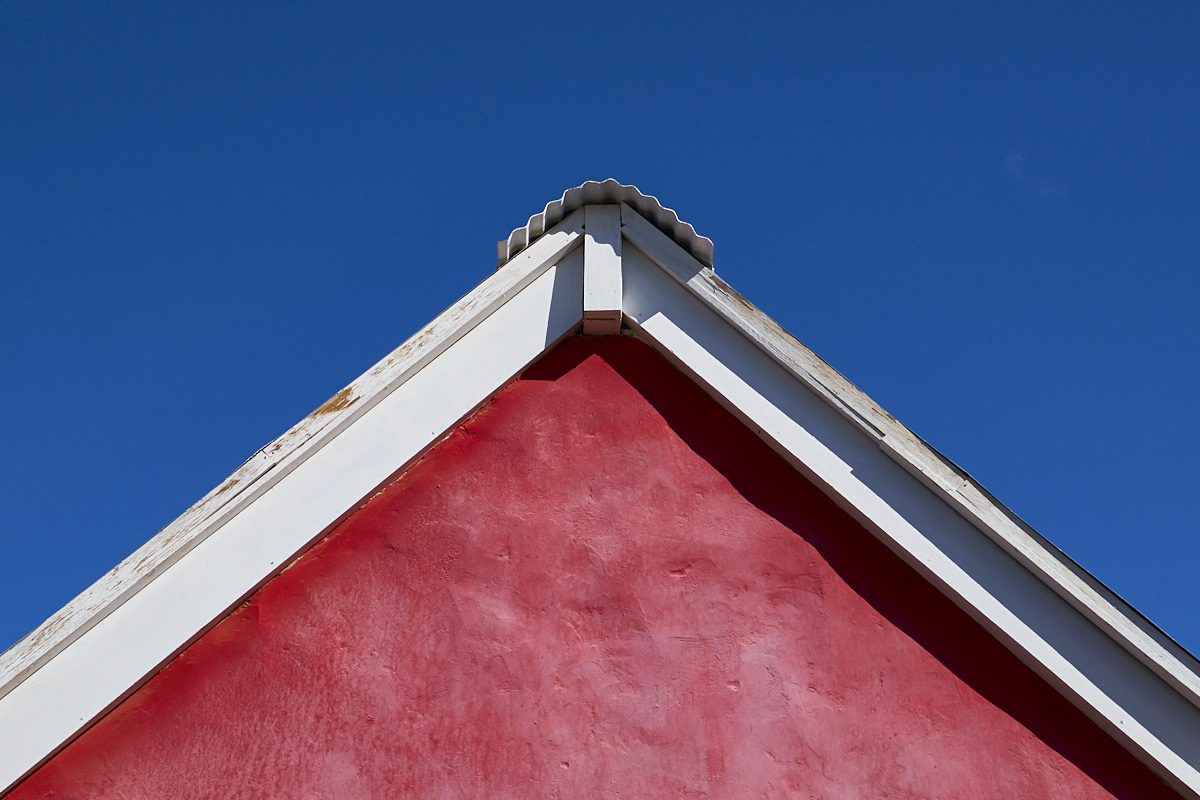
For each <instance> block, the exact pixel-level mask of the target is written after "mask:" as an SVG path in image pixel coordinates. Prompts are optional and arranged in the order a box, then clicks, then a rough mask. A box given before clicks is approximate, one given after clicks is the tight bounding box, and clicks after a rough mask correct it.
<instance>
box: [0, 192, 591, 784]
mask: <svg viewBox="0 0 1200 800" xmlns="http://www.w3.org/2000/svg"><path fill="white" fill-rule="evenodd" d="M581 232H582V214H578V215H575V216H572V217H571V218H568V219H567V220H564V221H563V223H562V224H561V225H560V226H559V228H558V229H556V231H554V232H552V233H550V234H547V236H545V237H543V238H542V239H539V241H538V242H537V243H536V244H535V246H534V247H531V248H529V249H528V250H526V251H524V252H523V253H522V254H521V256H520V257H518V259H514V261H513V262H510V263H509V265H508V266H507V267H506V268H505V269H503V270H501V271H499V272H498V273H496V274H495V275H493V276H492V277H491V278H489V279H488V280H487V281H485V282H484V284H483V285H482V286H481V287H479V289H477V290H476V291H475V292H472V293H471V294H470V295H468V296H467V297H466V298H464V299H463V300H462V301H460V302H459V303H458V304H456V305H455V306H454V307H452V308H451V309H450V310H449V311H447V312H446V313H445V314H443V315H442V316H440V317H439V318H438V319H437V320H435V321H434V322H433V323H432V324H430V325H429V326H427V327H426V328H425V329H423V330H422V331H421V332H420V333H418V334H417V335H416V336H414V337H413V338H412V339H410V340H409V342H407V343H406V344H405V345H404V346H402V347H401V348H399V349H398V350H396V351H395V352H394V353H392V355H391V356H389V357H388V358H387V359H385V360H384V361H382V362H380V364H379V365H377V366H376V367H375V368H374V369H373V370H371V371H370V372H368V373H367V374H366V375H364V376H363V377H362V378H360V379H359V380H358V381H356V382H355V383H353V384H351V386H350V387H348V388H347V389H345V390H343V391H342V392H339V393H338V395H336V396H335V397H334V399H333V400H331V401H330V402H329V403H326V404H325V406H323V407H322V408H321V409H318V411H317V412H314V414H313V415H311V416H310V417H308V418H307V419H306V420H305V421H304V422H303V423H301V425H299V426H297V428H294V429H293V430H292V431H289V432H288V433H287V434H285V435H284V436H283V437H281V438H280V439H279V440H277V441H276V443H275V444H273V445H272V446H270V447H268V448H266V449H265V450H264V451H263V452H261V453H260V454H258V455H257V456H256V457H255V459H252V460H251V462H248V464H247V466H246V467H243V468H242V470H240V471H239V473H237V474H235V475H234V476H233V477H232V478H230V480H229V481H227V482H226V483H225V484H224V485H223V486H225V487H230V489H232V488H233V487H239V486H241V485H244V484H246V483H249V484H250V485H249V486H247V487H245V488H243V489H242V491H241V493H240V494H238V496H237V498H236V500H235V499H229V500H227V501H226V502H224V503H218V502H215V498H220V497H221V496H222V494H229V493H230V491H229V490H228V489H226V490H222V489H218V490H217V492H215V493H213V494H210V495H209V496H208V497H206V499H205V500H204V501H201V503H200V504H198V505H197V506H196V507H194V508H193V509H192V510H191V511H189V512H188V513H187V514H185V515H184V516H183V517H181V518H180V520H179V521H177V522H176V523H175V524H173V525H172V526H171V527H169V528H168V529H166V530H164V531H163V532H162V533H161V534H159V536H157V537H155V539H153V540H151V542H150V543H149V544H147V545H146V546H145V547H143V548H141V549H140V550H139V551H138V552H137V553H135V554H134V555H133V556H131V557H130V558H129V559H127V560H126V561H125V562H123V563H122V564H121V566H119V567H118V568H117V569H116V570H114V571H113V572H112V573H109V575H108V576H106V578H105V579H104V580H102V581H101V582H100V583H98V584H97V585H96V586H93V587H92V588H91V589H89V590H88V592H85V593H84V595H82V596H81V598H80V599H79V600H77V601H75V602H73V603H72V604H71V605H70V606H68V607H67V608H66V609H64V610H63V611H62V612H59V614H58V615H56V616H55V617H54V618H52V619H51V621H50V623H47V625H46V626H43V628H39V632H41V633H40V634H38V633H36V632H35V635H33V636H31V637H27V638H26V639H25V640H22V642H20V643H18V644H17V645H16V647H14V648H13V649H12V650H10V651H9V652H8V653H7V654H6V657H5V664H6V665H8V667H9V671H8V675H9V677H8V679H7V680H6V682H5V684H4V687H3V688H4V691H5V694H4V696H3V697H2V698H0V731H2V732H4V736H3V739H4V746H3V747H0V792H3V791H4V790H6V789H7V788H9V787H11V786H12V785H13V784H14V783H15V782H16V781H18V780H20V779H21V777H23V776H24V775H25V774H27V773H28V772H29V771H30V770H32V769H34V768H35V767H36V766H37V765H38V764H39V763H41V762H42V761H43V760H44V759H45V758H47V757H49V756H50V755H51V754H53V753H54V752H55V751H57V750H58V749H59V748H60V747H61V746H62V745H64V744H65V743H66V742H68V741H70V740H71V739H72V738H73V737H74V736H75V735H76V734H77V733H78V732H79V731H80V730H82V729H83V728H84V727H86V726H87V725H88V724H90V722H91V721H92V720H94V719H96V718H97V717H98V716H100V715H101V714H103V713H104V712H105V711H107V710H108V709H109V708H111V707H112V706H113V705H115V704H116V703H117V702H119V701H120V699H122V698H123V697H125V696H126V695H128V693H129V692H131V691H132V690H133V689H135V688H136V687H137V686H139V685H140V684H141V683H142V682H143V681H144V680H145V679H146V678H147V677H149V676H150V675H151V674H153V672H154V671H156V670H157V669H158V668H159V666H160V665H162V664H163V663H164V662H166V661H167V660H168V659H170V658H171V657H172V656H173V655H174V654H175V653H177V652H179V651H180V650H181V649H182V648H183V647H185V646H186V645H187V644H188V643H189V642H191V641H192V640H193V639H195V638H196V637H197V636H198V635H200V634H201V633H202V632H203V631H204V630H206V629H207V628H208V627H209V626H211V625H212V624H213V623H214V622H216V621H217V620H219V619H220V618H221V617H222V616H224V614H225V613H227V611H228V610H229V609H231V608H233V607H235V606H236V605H237V604H238V603H239V602H241V601H242V599H243V598H245V597H246V596H247V595H249V594H250V593H251V592H252V591H254V589H255V588H257V587H258V586H260V585H261V584H262V583H263V582H264V581H265V580H267V579H268V578H269V577H270V576H271V575H272V574H274V572H276V571H277V570H278V569H280V568H282V567H283V566H284V565H286V564H287V563H288V562H289V561H291V560H292V559H293V558H295V556H296V555H297V554H299V553H300V552H303V550H304V549H305V548H307V547H308V545H309V544H311V543H312V542H313V541H315V540H317V539H319V538H320V537H321V536H322V535H323V534H324V533H326V532H327V531H328V530H330V529H331V528H332V527H333V526H334V525H336V524H337V523H338V522H339V521H340V520H341V519H343V518H344V517H345V516H346V515H347V514H348V513H349V512H350V511H352V510H353V509H354V508H355V507H357V506H358V505H359V504H360V503H361V502H362V501H363V500H364V499H365V498H366V497H368V496H369V495H370V494H371V493H372V492H374V491H375V490H376V489H377V488H378V487H379V486H381V485H383V484H385V483H386V482H387V481H388V480H389V478H391V477H392V476H393V475H395V474H397V472H398V471H400V470H402V469H403V468H404V467H405V466H407V465H408V464H409V463H411V461H412V460H413V459H415V458H417V457H418V456H419V455H420V454H421V453H422V452H424V451H425V450H426V449H427V448H428V447H429V446H430V445H432V444H433V443H434V442H436V441H437V440H438V439H439V438H440V437H441V436H442V435H444V433H445V432H446V431H448V430H450V429H452V428H453V427H454V426H455V425H456V424H457V423H458V422H459V421H460V420H462V419H464V418H465V417H467V416H468V415H469V414H471V413H472V412H473V411H474V410H475V409H476V408H477V407H478V406H479V405H480V404H482V403H483V402H485V401H486V400H487V399H488V398H489V397H490V396H491V395H492V394H493V393H494V392H495V391H496V390H497V389H498V388H500V387H502V386H503V385H504V384H505V383H507V382H508V381H509V380H510V379H511V378H512V377H513V376H514V375H516V374H517V373H519V372H520V371H521V370H522V369H523V368H524V367H525V366H526V365H528V364H529V363H530V362H531V361H533V360H534V359H535V358H537V357H538V356H539V355H541V354H542V353H543V352H544V351H545V350H546V349H547V348H548V347H550V346H551V345H552V344H553V343H554V342H555V341H557V340H558V339H560V338H561V337H563V336H565V335H567V334H568V333H570V332H571V331H573V330H576V329H577V328H578V326H579V324H580V321H581V319H582V313H583V311H582V295H583V257H582V249H581V248H580V247H578V245H579V244H580V240H581ZM543 242H544V243H545V244H544V246H543ZM327 417H328V418H331V419H326V418H327ZM264 453H266V456H265V458H262V460H259V459H260V457H263V455H264ZM247 467H252V470H248V469H247ZM268 489H269V491H268ZM51 642H53V644H50V643H51ZM14 732H19V735H13V734H14Z"/></svg>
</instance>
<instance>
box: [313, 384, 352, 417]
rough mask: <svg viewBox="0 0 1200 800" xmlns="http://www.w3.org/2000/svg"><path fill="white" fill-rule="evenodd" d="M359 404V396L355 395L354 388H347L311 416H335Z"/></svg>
mask: <svg viewBox="0 0 1200 800" xmlns="http://www.w3.org/2000/svg"><path fill="white" fill-rule="evenodd" d="M357 402H358V395H356V394H355V393H354V387H353V386H347V387H346V388H345V389H342V390H341V391H340V392H338V393H337V394H335V395H334V396H333V397H331V398H329V399H328V400H326V401H325V402H324V403H323V404H322V405H321V407H320V408H318V409H317V410H316V411H314V412H313V413H312V414H310V415H309V416H312V417H319V416H321V415H323V414H333V413H335V412H337V411H341V410H343V409H346V408H349V407H350V406H352V405H354V404H355V403H357Z"/></svg>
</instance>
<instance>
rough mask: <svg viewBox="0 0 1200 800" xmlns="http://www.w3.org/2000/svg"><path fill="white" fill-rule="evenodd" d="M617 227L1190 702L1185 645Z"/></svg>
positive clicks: (786, 337) (715, 284) (764, 324)
mask: <svg viewBox="0 0 1200 800" xmlns="http://www.w3.org/2000/svg"><path fill="white" fill-rule="evenodd" d="M624 234H625V236H626V237H628V238H629V239H630V241H632V242H634V243H635V244H636V245H637V246H638V247H640V248H641V249H642V250H643V252H645V253H647V254H648V255H649V256H650V257H651V259H652V260H653V261H654V262H655V263H657V264H658V265H659V266H661V267H662V268H663V269H665V270H667V271H668V272H669V273H670V274H671V275H673V276H674V277H675V279H676V280H678V281H679V282H680V283H682V284H683V285H685V286H686V287H687V288H688V289H689V290H690V291H691V292H692V293H693V294H695V295H696V297H697V298H699V299H700V300H702V301H704V302H705V303H706V304H708V305H709V306H710V307H711V308H712V309H713V310H714V311H715V312H716V313H717V314H718V315H719V316H720V317H721V318H722V319H723V320H725V321H726V322H727V323H728V324H730V325H733V326H734V328H736V329H737V330H738V331H740V332H741V333H742V335H743V336H746V337H747V338H749V339H750V340H751V341H753V342H755V344H757V345H758V347H759V348H760V349H762V350H763V351H764V352H766V353H767V354H768V355H769V356H770V357H771V358H772V359H774V360H775V361H776V362H777V363H778V364H779V365H780V366H782V367H783V368H784V369H786V370H788V371H789V372H791V373H792V374H793V375H795V376H796V378H797V379H798V380H800V381H801V382H802V383H804V384H805V385H806V386H808V387H809V389H811V390H812V391H815V392H816V393H817V394H819V395H820V396H821V397H823V398H825V400H826V402H828V403H829V404H830V405H831V406H832V407H833V408H835V409H837V410H838V411H839V412H840V413H841V414H843V415H844V416H845V417H846V418H847V419H848V420H850V421H851V422H852V423H854V424H855V425H856V426H858V427H859V428H860V429H861V430H862V431H863V432H864V433H866V434H868V435H869V436H871V437H872V438H874V439H876V440H877V441H878V443H879V446H880V447H881V448H883V450H884V452H886V453H888V454H889V455H890V456H891V457H892V458H893V460H895V461H896V463H898V464H900V465H901V466H902V467H903V468H904V469H906V470H907V471H908V472H910V473H911V474H912V475H914V476H915V477H916V478H917V479H918V480H920V481H921V482H922V483H924V484H925V485H926V486H928V487H929V488H930V489H932V490H933V491H935V492H936V493H938V494H939V496H941V497H942V499H943V500H945V501H946V502H947V503H949V504H950V505H951V506H952V507H954V508H956V509H958V511H959V512H960V513H961V514H963V515H964V516H966V517H967V518H968V519H970V520H971V521H972V522H974V523H975V524H976V525H977V526H978V527H979V528H980V530H982V531H983V532H984V533H986V534H987V535H989V536H990V537H992V539H993V540H994V541H995V542H996V543H997V544H999V545H1000V546H1001V547H1003V548H1004V549H1005V550H1008V551H1009V552H1010V553H1011V554H1012V555H1013V556H1014V557H1016V558H1017V559H1018V560H1019V561H1021V563H1022V564H1024V565H1025V566H1026V567H1027V568H1029V569H1030V570H1032V571H1033V572H1034V573H1035V574H1037V575H1038V576H1039V577H1041V578H1042V580H1043V581H1045V582H1046V584H1047V585H1049V586H1050V587H1051V588H1053V589H1054V590H1055V591H1056V592H1057V593H1059V594H1060V595H1061V596H1062V597H1063V598H1064V599H1066V600H1067V601H1068V602H1070V603H1071V604H1072V605H1074V606H1075V607H1076V608H1077V609H1078V610H1079V611H1080V612H1082V613H1084V614H1085V615H1087V616H1088V617H1089V618H1091V619H1092V620H1093V621H1094V622H1095V623H1096V624H1097V625H1100V626H1101V627H1102V628H1104V629H1105V630H1106V631H1108V632H1109V634H1110V635H1112V636H1113V637H1114V638H1115V639H1117V641H1119V642H1121V644H1122V646H1124V647H1125V648H1126V649H1128V650H1129V651H1130V652H1131V653H1132V654H1133V655H1134V656H1136V657H1137V658H1138V659H1140V660H1142V661H1143V662H1144V663H1145V664H1146V665H1147V666H1148V667H1150V668H1151V669H1153V670H1154V671H1155V672H1157V673H1158V674H1159V675H1160V676H1161V677H1162V678H1163V679H1164V680H1166V681H1168V682H1169V683H1171V684H1172V685H1173V686H1175V688H1176V689H1178V690H1179V691H1180V692H1181V693H1183V694H1184V695H1185V696H1186V697H1188V698H1189V699H1190V700H1191V702H1192V703H1194V704H1196V705H1200V662H1198V661H1197V660H1196V658H1195V657H1194V656H1193V655H1192V654H1191V653H1189V652H1187V651H1186V650H1185V649H1184V648H1182V647H1180V646H1179V644H1177V643H1176V642H1175V641H1174V640H1172V639H1171V638H1170V637H1169V636H1167V635H1166V634H1165V633H1163V632H1162V631H1161V630H1159V629H1158V628H1157V627H1155V626H1154V625H1153V623H1151V622H1150V621H1149V620H1147V619H1145V618H1144V617H1143V616H1142V615H1141V614H1139V613H1138V612H1137V611H1136V610H1135V609H1133V608H1132V607H1131V606H1129V604H1128V603H1126V602H1125V601H1124V600H1122V599H1121V598H1119V597H1118V596H1117V595H1116V594H1114V593H1113V592H1112V591H1111V590H1110V589H1109V588H1108V587H1106V586H1105V585H1104V584H1102V583H1101V582H1100V581H1098V580H1096V579H1095V578H1094V577H1093V576H1092V575H1090V574H1088V573H1087V572H1086V571H1085V570H1084V569H1083V568H1081V567H1080V566H1079V565H1078V564H1076V563H1075V562H1073V561H1072V560H1071V559H1070V558H1068V557H1067V556H1066V555H1065V554H1063V553H1062V552H1061V551H1060V550H1058V549H1057V548H1056V547H1054V546H1053V545H1052V544H1050V543H1049V542H1048V541H1046V539H1045V538H1043V537H1042V536H1040V535H1039V534H1038V533H1037V532H1036V531H1034V530H1033V529H1032V528H1030V527H1029V526H1028V525H1026V524H1025V523H1024V522H1022V521H1021V520H1020V518H1018V517H1017V516H1016V515H1015V514H1013V513H1012V512H1011V511H1010V510H1009V509H1007V508H1005V507H1004V506H1003V505H1002V504H1001V503H1000V502H999V501H997V500H996V499H995V498H993V497H992V496H991V495H989V494H988V493H987V492H986V491H984V489H983V487H981V486H980V485H979V484H978V483H976V482H975V480H974V479H972V478H971V477H970V476H969V475H968V474H967V473H966V472H965V471H963V470H962V469H960V468H959V467H957V466H956V465H955V464H953V463H952V462H950V461H948V460H947V459H945V458H944V457H942V456H941V455H940V454H939V453H938V452H937V451H935V450H934V449H933V448H931V447H930V446H929V445H927V444H925V442H924V441H923V440H921V438H920V437H918V436H917V435H916V434H914V433H913V432H912V431H910V430H909V429H908V428H906V427H904V426H903V425H902V424H900V423H899V422H897V421H896V419H895V418H893V417H892V415H891V414H888V413H887V412H886V411H884V410H883V409H882V408H881V407H880V406H879V405H878V404H876V403H875V402H874V401H873V400H871V398H869V397H867V396H866V395H865V394H863V392H862V391H861V390H860V389H859V388H858V387H857V386H855V385H854V384H852V383H850V381H848V380H846V379H845V378H844V377H843V376H842V375H841V374H840V373H839V372H837V371H836V370H835V369H833V367H831V366H829V365H828V364H826V363H825V362H824V361H823V360H821V358H819V357H818V356H817V355H816V354H815V353H813V352H812V351H811V350H809V349H808V348H807V347H805V346H804V345H803V344H801V343H800V342H799V341H797V340H796V338H795V337H793V336H792V335H791V334H789V333H788V332H787V331H785V330H784V329H783V328H781V327H780V326H779V325H778V323H776V322H775V321H774V320H772V319H771V318H770V317H768V316H767V315H766V314H764V313H763V312H761V311H759V310H758V309H757V308H755V307H754V306H753V305H752V304H751V303H749V302H748V301H747V300H746V299H745V298H743V297H742V296H741V295H739V294H738V293H737V292H736V291H734V289H733V288H732V287H730V286H729V284H727V283H725V282H724V281H723V280H721V278H720V277H719V276H717V275H716V274H714V273H713V272H712V271H711V270H707V269H706V268H705V267H704V266H703V265H702V264H700V263H698V262H697V261H695V260H694V259H691V258H689V257H688V256H687V254H686V253H683V252H681V251H680V249H679V248H677V247H672V246H671V245H672V242H671V241H670V240H669V239H667V238H666V237H664V236H662V235H661V234H660V233H659V232H658V231H657V230H655V229H654V226H652V225H647V224H646V223H645V221H644V220H641V219H640V218H638V217H637V216H636V215H631V216H630V218H629V221H628V222H627V224H626V227H625V229H624Z"/></svg>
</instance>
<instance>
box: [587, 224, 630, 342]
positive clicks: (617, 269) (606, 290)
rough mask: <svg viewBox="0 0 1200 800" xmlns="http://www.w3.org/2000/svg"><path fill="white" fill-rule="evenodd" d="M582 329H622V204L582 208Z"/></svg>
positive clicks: (589, 331)
mask: <svg viewBox="0 0 1200 800" xmlns="http://www.w3.org/2000/svg"><path fill="white" fill-rule="evenodd" d="M583 229H584V240H583V332H584V333H586V334H588V335H589V336H605V335H610V334H618V333H620V332H621V206H618V205H602V206H599V205H597V206H584V207H583Z"/></svg>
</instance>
